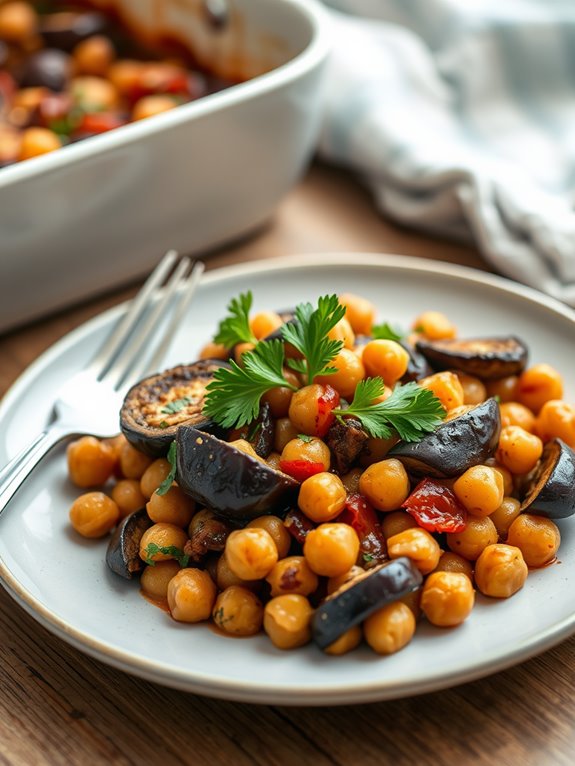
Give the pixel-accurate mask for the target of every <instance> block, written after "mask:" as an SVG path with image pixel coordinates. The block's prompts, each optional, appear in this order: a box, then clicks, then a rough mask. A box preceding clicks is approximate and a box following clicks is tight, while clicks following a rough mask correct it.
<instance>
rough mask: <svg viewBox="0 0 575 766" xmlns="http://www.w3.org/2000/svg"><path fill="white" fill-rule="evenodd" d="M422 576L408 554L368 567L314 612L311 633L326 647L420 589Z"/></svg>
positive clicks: (318, 643) (317, 641) (319, 643)
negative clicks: (381, 610)
mask: <svg viewBox="0 0 575 766" xmlns="http://www.w3.org/2000/svg"><path fill="white" fill-rule="evenodd" d="M422 582H423V577H422V575H421V572H420V571H419V570H418V569H417V568H416V567H415V565H414V564H413V563H412V562H411V561H410V560H409V559H408V558H406V557H401V558H398V559H394V560H393V561H389V562H387V563H385V564H381V565H380V566H378V567H375V568H374V569H369V570H368V571H366V573H365V574H364V575H360V576H359V577H358V578H356V580H353V581H352V583H351V585H345V586H344V587H343V588H341V589H340V590H338V591H336V592H335V593H334V594H332V595H331V596H329V597H328V598H327V599H326V600H325V601H324V602H323V603H322V604H321V605H320V606H319V607H318V608H317V609H316V611H315V612H314V615H313V617H312V620H311V634H312V638H313V640H314V642H315V643H316V644H317V646H319V648H320V649H327V647H328V646H330V645H331V644H333V642H334V641H337V639H338V638H339V637H340V636H341V635H343V634H344V633H345V632H346V630H349V629H350V628H352V627H353V626H354V625H357V624H358V623H360V622H362V621H363V620H365V619H366V618H367V617H369V615H370V614H372V613H373V612H375V611H376V609H381V608H382V607H384V606H385V605H386V604H390V603H391V602H392V601H397V599H399V598H401V597H402V596H406V595H407V594H408V593H412V592H413V591H414V590H417V589H418V588H419V587H420V586H421V583H422Z"/></svg>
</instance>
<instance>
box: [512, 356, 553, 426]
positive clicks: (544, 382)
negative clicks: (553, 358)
mask: <svg viewBox="0 0 575 766" xmlns="http://www.w3.org/2000/svg"><path fill="white" fill-rule="evenodd" d="M562 398H563V378H562V377H561V375H560V374H559V373H558V372H557V370H555V369H554V368H553V367H551V366H550V365H548V364H536V365H534V366H533V367H529V368H528V369H527V370H525V371H524V372H522V373H521V375H520V376H519V382H518V384H517V400H518V401H519V402H521V404H524V405H525V406H526V407H529V409H530V410H532V411H533V412H534V413H535V414H537V413H538V412H539V410H540V409H541V407H543V405H544V404H545V402H548V401H550V400H551V399H562Z"/></svg>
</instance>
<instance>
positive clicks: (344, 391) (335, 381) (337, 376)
mask: <svg viewBox="0 0 575 766" xmlns="http://www.w3.org/2000/svg"><path fill="white" fill-rule="evenodd" d="M330 367H334V368H335V369H336V370H337V372H334V373H333V374H332V375H319V376H318V377H316V378H315V380H314V382H315V383H322V384H327V385H330V386H332V388H335V390H336V391H337V392H338V394H339V395H340V396H343V397H344V398H345V399H353V395H354V394H355V389H356V388H357V384H358V383H360V382H361V381H362V380H363V379H364V378H365V368H364V366H363V364H362V361H361V359H360V358H359V357H358V356H357V354H355V353H354V352H353V351H350V349H348V348H342V349H341V351H340V352H339V353H338V354H337V355H336V356H335V357H334V358H333V359H332V360H331V362H330Z"/></svg>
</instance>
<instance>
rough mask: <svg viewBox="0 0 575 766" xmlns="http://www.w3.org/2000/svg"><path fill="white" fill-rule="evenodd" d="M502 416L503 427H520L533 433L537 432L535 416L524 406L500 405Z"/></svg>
mask: <svg viewBox="0 0 575 766" xmlns="http://www.w3.org/2000/svg"><path fill="white" fill-rule="evenodd" d="M499 412H500V414H501V427H502V428H507V426H520V427H521V428H523V429H524V430H525V431H529V433H533V431H534V430H535V415H534V414H533V413H532V412H531V410H530V409H529V408H528V407H526V406H525V405H524V404H519V402H502V403H501V404H500V405H499Z"/></svg>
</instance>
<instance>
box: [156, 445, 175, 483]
mask: <svg viewBox="0 0 575 766" xmlns="http://www.w3.org/2000/svg"><path fill="white" fill-rule="evenodd" d="M177 449H178V447H177V444H176V442H175V441H173V442H172V443H171V444H170V449H169V450H168V454H167V460H168V463H169V464H170V466H171V468H170V473H169V474H168V475H167V476H166V478H165V479H164V481H163V482H162V483H161V484H160V486H159V487H158V489H157V490H156V494H157V495H165V494H166V492H167V491H168V490H169V489H170V487H171V486H172V484H173V483H174V479H175V478H176V451H177Z"/></svg>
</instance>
